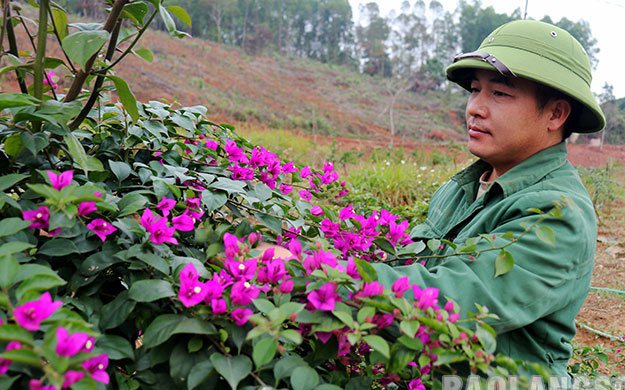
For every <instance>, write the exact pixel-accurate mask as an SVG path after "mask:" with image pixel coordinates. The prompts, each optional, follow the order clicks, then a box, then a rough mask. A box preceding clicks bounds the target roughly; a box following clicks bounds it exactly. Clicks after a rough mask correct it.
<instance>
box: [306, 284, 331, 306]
mask: <svg viewBox="0 0 625 390" xmlns="http://www.w3.org/2000/svg"><path fill="white" fill-rule="evenodd" d="M306 298H307V299H308V302H310V304H311V305H312V307H314V308H315V309H317V310H321V311H332V310H334V307H335V306H336V301H337V300H339V296H338V294H337V293H336V285H335V284H334V283H326V284H324V285H323V286H321V287H320V288H319V289H317V290H313V291H311V292H310V293H309V294H308V296H307V297H306Z"/></svg>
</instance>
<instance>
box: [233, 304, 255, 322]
mask: <svg viewBox="0 0 625 390" xmlns="http://www.w3.org/2000/svg"><path fill="white" fill-rule="evenodd" d="M252 314H254V312H253V311H252V310H250V309H247V308H241V307H237V308H236V309H234V310H232V313H230V317H232V319H233V320H234V323H235V324H236V325H237V326H241V325H244V324H245V323H247V320H248V319H249V318H250V316H251V315H252Z"/></svg>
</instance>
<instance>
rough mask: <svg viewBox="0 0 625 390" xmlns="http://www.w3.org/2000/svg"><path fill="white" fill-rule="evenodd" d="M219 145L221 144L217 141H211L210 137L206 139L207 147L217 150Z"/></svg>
mask: <svg viewBox="0 0 625 390" xmlns="http://www.w3.org/2000/svg"><path fill="white" fill-rule="evenodd" d="M218 146H219V144H218V143H217V142H215V141H211V140H210V139H207V140H206V147H207V148H209V149H211V150H217V147H218Z"/></svg>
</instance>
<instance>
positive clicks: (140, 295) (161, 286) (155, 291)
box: [128, 279, 176, 302]
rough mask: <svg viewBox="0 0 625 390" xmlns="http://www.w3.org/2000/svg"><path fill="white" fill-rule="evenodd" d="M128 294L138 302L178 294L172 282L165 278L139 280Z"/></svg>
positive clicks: (152, 300) (151, 300)
mask: <svg viewBox="0 0 625 390" xmlns="http://www.w3.org/2000/svg"><path fill="white" fill-rule="evenodd" d="M128 296H129V297H130V299H133V300H135V301H137V302H154V301H156V300H159V299H162V298H168V297H173V296H176V292H175V291H174V288H173V287H172V285H171V283H169V282H166V281H164V280H154V279H149V280H139V281H137V282H134V283H133V284H132V286H130V290H129V291H128Z"/></svg>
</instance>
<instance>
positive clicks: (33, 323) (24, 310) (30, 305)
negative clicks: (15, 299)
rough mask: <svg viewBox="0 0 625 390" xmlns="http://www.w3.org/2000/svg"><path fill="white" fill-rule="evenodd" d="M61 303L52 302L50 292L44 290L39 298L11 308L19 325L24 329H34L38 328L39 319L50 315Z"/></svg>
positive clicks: (41, 319)
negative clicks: (13, 308)
mask: <svg viewBox="0 0 625 390" xmlns="http://www.w3.org/2000/svg"><path fill="white" fill-rule="evenodd" d="M62 304H63V302H61V301H54V302H53V301H52V297H51V296H50V293H49V292H47V291H46V292H44V293H43V294H41V296H40V297H39V299H37V300H35V301H30V302H26V303H25V304H23V305H22V306H18V307H16V308H15V310H13V316H14V317H15V322H17V324H18V325H19V326H21V327H22V328H24V329H26V330H31V331H35V330H39V325H41V321H43V320H45V319H46V318H48V317H50V316H51V315H52V313H54V312H55V311H56V309H58V308H59V307H60V306H61V305H62Z"/></svg>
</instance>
